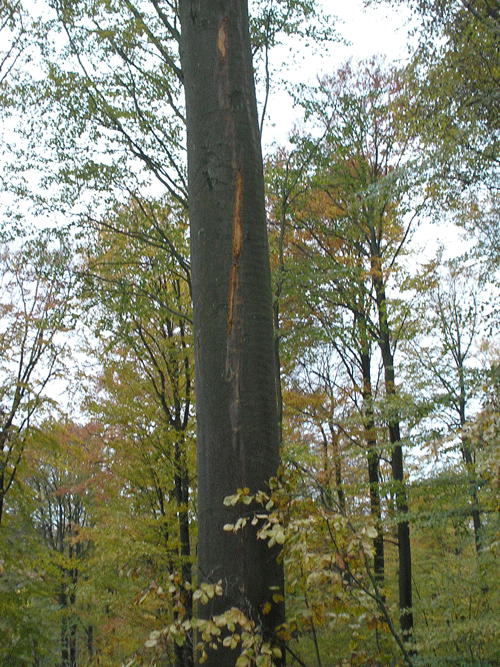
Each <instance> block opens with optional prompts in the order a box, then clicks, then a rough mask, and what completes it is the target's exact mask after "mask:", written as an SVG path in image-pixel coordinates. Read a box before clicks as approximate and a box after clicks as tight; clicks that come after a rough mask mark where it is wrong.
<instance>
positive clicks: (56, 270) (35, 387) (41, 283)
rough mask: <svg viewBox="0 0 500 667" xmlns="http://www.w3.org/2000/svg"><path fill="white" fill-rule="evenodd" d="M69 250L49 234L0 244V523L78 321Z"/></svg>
mask: <svg viewBox="0 0 500 667" xmlns="http://www.w3.org/2000/svg"><path fill="white" fill-rule="evenodd" d="M72 285H73V278H72V277H71V272H70V269H69V255H68V252H67V249H66V248H64V247H63V246H62V245H60V246H59V247H57V242H56V241H55V240H54V241H51V240H50V239H49V238H47V237H46V236H45V237H44V236H40V238H36V237H35V238H31V239H30V238H27V239H25V240H24V244H23V247H22V248H21V249H17V250H16V249H13V250H10V249H9V248H8V246H7V244H5V243H4V244H3V245H2V246H1V247H0V317H1V322H0V354H1V357H0V524H1V523H2V518H3V513H4V509H5V500H6V496H7V494H8V492H9V490H10V488H11V487H12V484H13V482H14V479H15V475H16V471H17V468H18V465H19V463H20V461H21V457H22V454H23V450H24V447H25V437H26V432H27V430H28V428H29V427H30V426H31V425H32V424H33V421H34V419H35V418H36V417H37V413H39V412H40V411H41V409H42V406H43V404H44V403H45V404H46V403H47V402H48V400H49V399H48V396H47V386H48V385H49V384H50V382H51V381H52V380H54V379H55V378H56V377H57V376H58V374H59V373H60V371H61V369H62V357H63V352H64V345H65V342H66V341H65V336H64V334H65V332H67V331H68V329H70V328H71V327H72V325H73V317H74V313H73V312H72V310H73V305H74V304H73V302H72V296H71V291H72Z"/></svg>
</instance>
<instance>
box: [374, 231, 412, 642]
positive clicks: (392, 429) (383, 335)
mask: <svg viewBox="0 0 500 667" xmlns="http://www.w3.org/2000/svg"><path fill="white" fill-rule="evenodd" d="M371 248H372V258H371V262H372V280H373V286H374V288H375V295H376V301H377V310H378V319H379V347H380V353H381V355H382V364H383V366H384V384H385V395H386V397H387V399H388V401H390V402H393V401H394V399H395V397H396V377H395V371H394V354H393V348H392V345H391V335H390V329H389V323H388V319H387V299H386V294H385V285H384V282H383V279H382V270H381V266H380V253H379V249H378V245H377V242H376V240H375V239H374V231H373V230H372V238H371ZM389 413H390V416H389V420H388V422H389V423H388V426H389V441H390V443H391V451H392V454H391V468H392V479H393V482H394V486H395V496H396V509H397V512H398V555H399V573H398V582H399V609H400V616H399V621H400V625H401V632H402V635H403V640H404V641H405V642H406V641H409V640H410V639H411V636H412V631H413V612H412V607H413V594H412V575H411V543H410V524H409V522H408V519H407V518H406V515H407V513H408V499H407V495H406V487H405V482H404V468H403V447H402V445H401V431H400V424H399V416H398V413H397V411H396V410H394V406H392V405H390V406H389Z"/></svg>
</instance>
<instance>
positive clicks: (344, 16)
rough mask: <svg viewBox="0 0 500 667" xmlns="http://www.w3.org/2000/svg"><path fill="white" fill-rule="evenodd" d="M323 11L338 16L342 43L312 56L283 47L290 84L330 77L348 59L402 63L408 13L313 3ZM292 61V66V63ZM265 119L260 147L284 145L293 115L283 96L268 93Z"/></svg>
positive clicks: (343, 2)
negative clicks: (383, 58) (384, 59)
mask: <svg viewBox="0 0 500 667" xmlns="http://www.w3.org/2000/svg"><path fill="white" fill-rule="evenodd" d="M317 2H318V4H320V5H322V6H323V8H324V11H325V12H326V13H329V14H331V15H334V16H337V17H338V19H339V20H338V22H337V24H336V29H337V32H338V33H339V35H340V36H341V37H342V38H343V39H344V40H345V41H346V43H345V44H344V43H332V44H330V45H329V47H328V49H326V48H323V46H321V47H320V48H319V49H318V50H317V52H316V53H314V54H313V53H307V50H306V49H304V47H303V45H300V46H299V47H298V49H299V53H300V55H298V56H297V55H296V53H295V57H294V45H292V46H291V47H284V48H283V59H284V61H285V62H287V59H288V62H289V68H288V74H287V78H288V79H289V80H290V81H292V82H296V83H298V82H302V83H315V81H316V80H317V77H318V76H320V75H322V74H330V73H333V72H334V71H335V69H337V68H338V67H339V66H340V65H342V63H344V62H345V61H346V60H348V59H349V58H353V60H355V61H356V60H362V59H364V58H369V57H371V56H374V55H376V54H383V55H385V56H386V57H387V60H388V61H393V62H400V63H403V62H404V61H405V60H406V59H407V57H408V25H407V21H408V18H409V16H410V14H409V13H408V12H407V11H406V12H405V10H404V8H402V7H398V8H397V9H395V8H393V7H391V6H388V5H387V4H385V3H381V4H375V5H374V6H372V7H370V8H365V7H364V6H363V0H317ZM292 61H293V63H292ZM268 112H269V120H268V121H267V122H266V124H265V126H264V132H263V142H264V146H266V145H269V144H272V143H275V142H277V143H279V144H283V143H285V142H286V138H287V135H288V133H289V132H290V130H291V129H292V126H293V124H294V121H295V120H297V118H298V116H297V113H296V112H294V110H293V108H292V106H291V102H290V98H289V97H288V96H287V95H286V94H285V93H280V92H278V91H277V90H274V91H272V94H271V98H270V100H269V105H268Z"/></svg>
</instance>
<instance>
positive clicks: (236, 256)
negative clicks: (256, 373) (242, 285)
mask: <svg viewBox="0 0 500 667" xmlns="http://www.w3.org/2000/svg"><path fill="white" fill-rule="evenodd" d="M241 199H242V177H241V168H239V169H238V171H237V172H236V187H235V197H234V211H233V242H232V247H231V251H232V255H233V264H232V266H231V275H230V277H229V300H228V308H227V329H228V335H229V336H230V335H231V333H232V330H233V324H234V311H235V307H234V302H235V298H236V288H237V286H238V268H239V264H240V255H241V238H242V236H241Z"/></svg>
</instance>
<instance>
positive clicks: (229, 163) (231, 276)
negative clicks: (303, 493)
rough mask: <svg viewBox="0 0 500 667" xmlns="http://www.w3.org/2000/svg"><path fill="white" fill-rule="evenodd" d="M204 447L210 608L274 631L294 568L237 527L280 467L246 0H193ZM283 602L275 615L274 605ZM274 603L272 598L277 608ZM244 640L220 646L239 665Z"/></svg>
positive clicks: (188, 87)
mask: <svg viewBox="0 0 500 667" xmlns="http://www.w3.org/2000/svg"><path fill="white" fill-rule="evenodd" d="M179 8H180V16H181V25H182V34H181V63H182V69H183V74H184V87H185V94H186V120H187V133H188V175H189V214H190V224H191V265H192V278H193V318H194V349H195V371H196V411H197V449H198V534H199V538H198V569H199V580H200V581H201V582H203V581H205V582H207V581H208V582H218V581H222V587H223V595H222V596H221V597H219V596H215V597H214V598H213V599H212V600H211V601H210V602H209V603H208V604H206V605H203V606H201V608H200V609H199V612H200V614H201V615H202V617H205V618H207V617H210V616H212V615H216V614H220V613H223V612H225V611H227V610H228V609H230V608H231V607H236V608H238V609H241V610H243V611H244V612H245V613H246V614H247V615H248V616H249V617H250V618H251V619H252V620H253V621H254V622H255V623H256V625H257V626H258V627H260V628H261V631H262V634H263V636H264V639H265V640H271V641H273V640H274V632H275V629H276V627H277V625H279V624H280V623H281V622H282V621H283V619H284V604H283V602H281V601H279V602H276V601H275V600H276V599H277V598H276V597H274V600H273V594H274V595H275V594H276V590H274V591H273V590H271V588H272V587H277V588H278V590H280V591H281V592H282V591H283V569H282V565H280V564H278V562H277V556H278V551H277V550H276V549H269V548H268V546H267V544H266V542H265V541H261V540H257V539H256V528H255V527H251V526H249V527H247V528H245V529H244V530H243V531H240V532H238V533H237V534H236V535H234V534H232V533H228V532H225V531H224V530H223V526H224V524H226V523H234V522H235V521H236V520H237V518H238V517H239V516H241V515H248V512H249V511H251V508H249V507H248V506H244V505H240V504H237V505H236V506H235V507H231V508H227V507H225V506H224V503H223V501H224V498H225V497H226V496H229V495H231V494H234V493H235V492H236V490H237V489H238V488H241V489H244V488H248V489H249V490H250V492H252V493H253V492H256V491H258V490H263V491H266V490H267V482H268V480H269V479H270V478H271V477H273V476H275V475H276V474H277V470H278V466H279V434H278V418H277V409H276V382H275V377H276V374H275V363H274V361H275V360H274V341H273V319H272V302H271V280H270V268H269V256H268V245H267V229H266V216H265V206H264V182H263V168H262V156H261V149H260V134H259V128H258V119H257V109H256V101H255V90H254V80H253V67H252V57H251V49H250V38H249V26H248V7H247V2H246V1H245V0H203V2H200V1H199V0H196V1H195V0H181V1H180V3H179ZM266 603H270V604H271V610H270V612H269V613H268V614H263V613H262V610H263V609H264V608H265V605H266ZM266 608H267V607H266ZM238 655H239V651H238V650H231V649H222V647H220V648H219V649H218V650H217V651H209V652H208V660H207V662H206V663H205V664H206V665H207V667H212V666H215V665H217V667H226V666H227V667H230V666H233V665H234V664H235V662H236V659H237V657H238Z"/></svg>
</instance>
